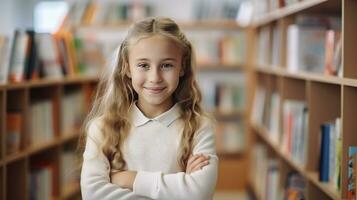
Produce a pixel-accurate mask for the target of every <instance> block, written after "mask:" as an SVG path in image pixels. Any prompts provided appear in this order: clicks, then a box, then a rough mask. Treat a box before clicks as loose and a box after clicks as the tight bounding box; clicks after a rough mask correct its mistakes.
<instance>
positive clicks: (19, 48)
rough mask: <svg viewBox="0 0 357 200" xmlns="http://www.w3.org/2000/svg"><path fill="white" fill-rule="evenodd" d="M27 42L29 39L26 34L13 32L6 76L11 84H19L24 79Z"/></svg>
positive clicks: (17, 31) (19, 31) (18, 31)
mask: <svg viewBox="0 0 357 200" xmlns="http://www.w3.org/2000/svg"><path fill="white" fill-rule="evenodd" d="M28 40H29V37H28V35H27V33H26V32H24V31H21V30H16V31H15V36H14V39H13V44H12V49H11V58H10V67H9V68H10V69H9V74H8V75H9V80H10V81H12V82H21V81H23V79H24V71H25V62H26V49H27V45H28Z"/></svg>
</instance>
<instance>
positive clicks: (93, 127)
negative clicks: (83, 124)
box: [86, 117, 103, 142]
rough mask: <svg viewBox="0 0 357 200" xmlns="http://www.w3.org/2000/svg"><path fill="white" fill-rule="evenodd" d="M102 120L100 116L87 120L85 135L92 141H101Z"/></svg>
mask: <svg viewBox="0 0 357 200" xmlns="http://www.w3.org/2000/svg"><path fill="white" fill-rule="evenodd" d="M102 127H103V120H102V118H101V117H97V118H94V119H92V120H90V121H89V122H88V126H87V128H86V132H87V137H90V138H91V139H93V140H94V141H99V142H100V141H102V140H103V132H102Z"/></svg>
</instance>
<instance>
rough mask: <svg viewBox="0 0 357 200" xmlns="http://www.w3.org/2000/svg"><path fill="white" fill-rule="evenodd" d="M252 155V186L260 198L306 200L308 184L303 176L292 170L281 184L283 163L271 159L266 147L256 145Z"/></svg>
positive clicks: (268, 199)
mask: <svg viewBox="0 0 357 200" xmlns="http://www.w3.org/2000/svg"><path fill="white" fill-rule="evenodd" d="M252 154H253V155H252V156H253V159H252V160H251V166H252V170H251V173H250V176H251V180H252V184H253V185H252V186H253V187H254V188H255V190H256V192H257V193H258V194H260V198H262V199H267V200H275V199H306V196H305V194H306V187H307V183H306V180H305V178H304V177H303V176H301V175H300V174H299V173H297V172H296V171H293V170H292V171H289V172H288V173H287V174H286V176H285V177H286V178H285V180H283V182H281V177H282V176H283V174H282V165H281V164H282V163H281V162H280V161H279V160H278V159H277V158H274V157H269V155H268V149H267V147H266V146H264V145H263V144H256V145H255V146H254V148H253V151H252Z"/></svg>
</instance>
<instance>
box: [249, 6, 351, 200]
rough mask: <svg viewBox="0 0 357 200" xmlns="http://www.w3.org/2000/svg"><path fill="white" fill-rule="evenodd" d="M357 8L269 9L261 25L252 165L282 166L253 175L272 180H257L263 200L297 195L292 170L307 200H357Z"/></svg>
mask: <svg viewBox="0 0 357 200" xmlns="http://www.w3.org/2000/svg"><path fill="white" fill-rule="evenodd" d="M266 2H267V3H269V2H270V3H272V2H273V1H266ZM279 2H280V3H281V2H283V3H284V2H285V3H287V1H279ZM273 4H274V3H273ZM262 10H264V9H262ZM356 11H357V2H356V1H353V0H342V1H337V0H303V1H295V3H292V4H286V5H285V6H284V5H282V4H279V6H278V7H277V8H275V9H273V10H269V9H268V8H266V9H265V11H264V12H262V13H260V14H259V17H257V18H256V20H255V21H254V24H253V25H254V32H255V34H254V35H255V39H254V41H255V42H256V45H255V48H256V49H255V50H254V51H253V53H254V54H255V57H256V63H255V64H254V73H253V76H254V77H253V79H254V80H255V95H254V96H255V97H254V105H253V109H252V116H251V119H250V127H251V129H250V132H251V134H252V138H253V140H252V143H253V145H254V148H253V150H252V152H251V159H252V160H251V164H252V165H254V164H255V161H256V160H257V159H259V158H261V157H264V158H265V159H270V157H274V159H276V160H278V163H279V164H277V167H272V166H271V165H270V162H268V163H269V164H268V166H263V167H258V168H256V169H254V170H253V173H254V172H255V173H258V172H260V173H263V177H265V178H264V180H265V181H263V183H262V184H261V185H259V183H257V180H256V178H257V177H259V176H254V175H252V176H251V177H250V180H249V184H250V188H251V190H252V191H253V193H254V194H255V196H256V198H257V199H274V198H273V197H277V196H278V197H279V198H284V197H285V198H287V197H288V196H289V195H292V190H291V188H289V185H288V184H287V183H288V182H289V177H290V178H291V176H290V173H297V174H298V176H300V177H301V178H302V179H303V180H304V181H301V180H302V179H301V180H300V178H296V177H295V178H293V179H292V180H294V181H292V184H295V186H299V187H298V188H299V190H301V193H299V191H294V192H295V194H301V195H302V196H303V197H304V198H305V199H351V198H353V196H354V195H355V190H356V189H355V188H356V187H355V185H356V183H355V179H354V177H355V174H356V171H355V170H353V166H355V164H354V163H355V159H354V158H353V157H351V155H352V154H353V149H354V148H355V146H356V144H357V138H356V136H355V134H354V130H356V128H357V127H356V125H355V123H353V122H352V121H353V119H354V117H353V116H354V114H353V113H355V112H356V108H355V106H354V103H353V102H355V101H356V91H357V90H356V84H355V83H356V68H355V67H354V66H355V65H356V61H355V59H354V58H353V54H354V52H355V51H356V45H355V44H356V39H355V37H354V36H352V35H353V34H356V33H357V25H356V24H355V23H353V22H352V21H353V19H355V17H356ZM322 21H324V22H322ZM311 50H314V51H311ZM341 52H342V53H341ZM256 151H258V152H256ZM271 154H272V155H273V156H272V155H271ZM255 166H256V165H255ZM272 168H273V169H274V170H273V169H272ZM261 171H262V172H261ZM287 174H289V175H287ZM272 177H273V178H272ZM260 178H261V177H260ZM277 180H279V181H277ZM290 180H291V179H290ZM276 182H278V183H276ZM302 183H304V184H302ZM272 185H275V189H273V188H272ZM266 187H268V188H269V189H270V190H272V191H274V193H275V194H273V195H272V194H271V193H269V192H267V191H265V190H264V189H261V188H266ZM269 189H267V190H269Z"/></svg>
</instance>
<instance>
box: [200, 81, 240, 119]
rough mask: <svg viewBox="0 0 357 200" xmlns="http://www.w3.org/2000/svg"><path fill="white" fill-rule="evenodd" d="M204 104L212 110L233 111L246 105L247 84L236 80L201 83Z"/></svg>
mask: <svg viewBox="0 0 357 200" xmlns="http://www.w3.org/2000/svg"><path fill="white" fill-rule="evenodd" d="M200 87H201V89H202V94H203V105H204V107H205V108H206V109H207V110H208V111H210V112H214V111H216V112H220V113H233V112H235V111H242V110H243V108H244V105H245V96H246V95H245V85H244V83H241V84H237V83H235V82H233V83H232V82H219V81H218V82H213V83H212V82H211V83H210V84H206V83H205V82H204V81H202V82H201V83H200Z"/></svg>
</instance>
